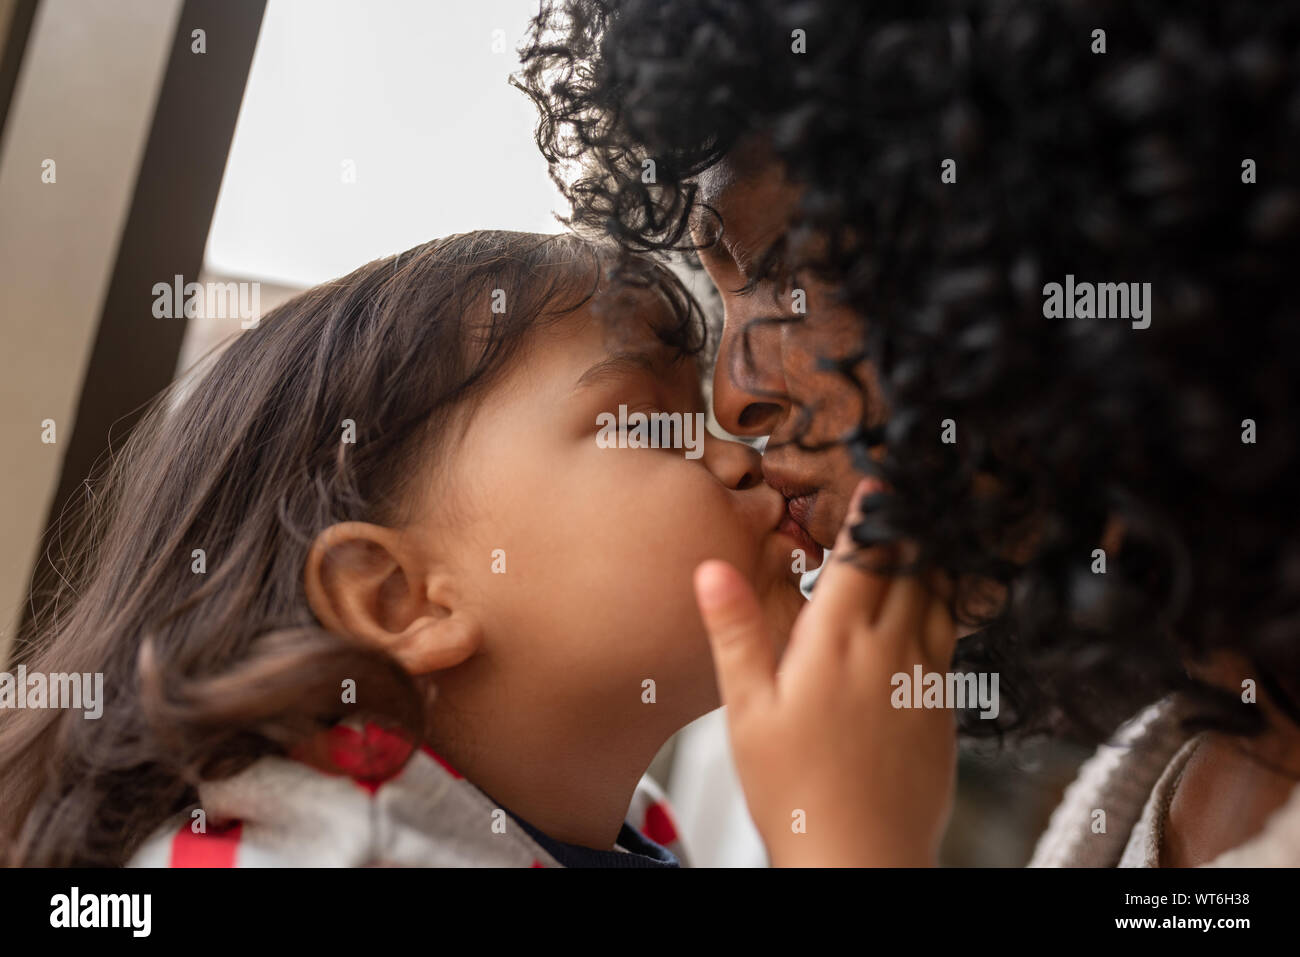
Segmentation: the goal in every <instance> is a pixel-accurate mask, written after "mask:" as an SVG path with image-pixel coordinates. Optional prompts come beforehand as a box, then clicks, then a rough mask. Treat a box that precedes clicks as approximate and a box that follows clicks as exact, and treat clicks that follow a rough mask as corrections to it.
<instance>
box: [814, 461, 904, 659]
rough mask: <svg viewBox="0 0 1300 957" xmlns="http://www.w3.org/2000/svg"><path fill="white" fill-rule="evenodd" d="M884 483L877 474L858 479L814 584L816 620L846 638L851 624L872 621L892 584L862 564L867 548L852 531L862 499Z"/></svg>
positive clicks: (857, 518) (859, 518) (841, 637)
mask: <svg viewBox="0 0 1300 957" xmlns="http://www.w3.org/2000/svg"><path fill="white" fill-rule="evenodd" d="M882 487H883V486H882V485H881V483H880V480H879V479H877V478H865V479H863V480H862V481H861V482H859V483H858V487H857V489H856V490H855V491H854V493H853V502H852V505H851V506H850V507H849V514H848V517H847V518H846V519H845V520H844V524H843V525H842V526H841V527H840V533H839V536H838V537H837V538H836V540H835V548H834V549H832V550H831V559H830V561H828V562H827V563H826V565H825V566H824V567H823V568H822V571H821V574H820V576H818V579H817V584H816V585H815V586H814V588H813V598H812V605H813V610H814V611H815V618H816V620H817V621H818V622H820V623H822V624H823V625H837V626H838V627H833V628H831V629H830V630H831V632H832V633H833V634H835V635H836V636H838V637H839V638H840V639H841V640H843V641H844V642H847V640H848V637H849V634H850V633H851V627H850V626H851V625H855V624H858V623H868V624H869V623H871V622H872V621H874V620H875V618H876V615H877V614H878V613H879V610H880V604H881V601H882V599H883V597H884V594H885V592H886V591H887V590H888V588H889V579H888V578H887V577H885V576H883V575H876V574H874V573H872V572H870V571H868V570H867V569H865V568H863V567H862V566H861V562H862V560H863V559H864V558H865V557H866V556H867V554H868V550H866V549H863V548H861V547H860V546H858V545H857V543H855V542H854V541H853V537H852V531H851V530H852V528H853V526H854V525H856V524H857V523H858V522H860V521H861V520H862V500H863V499H864V498H865V497H866V496H868V495H870V494H872V493H873V492H878V491H879V490H880V489H881V488H882ZM872 551H874V550H872Z"/></svg>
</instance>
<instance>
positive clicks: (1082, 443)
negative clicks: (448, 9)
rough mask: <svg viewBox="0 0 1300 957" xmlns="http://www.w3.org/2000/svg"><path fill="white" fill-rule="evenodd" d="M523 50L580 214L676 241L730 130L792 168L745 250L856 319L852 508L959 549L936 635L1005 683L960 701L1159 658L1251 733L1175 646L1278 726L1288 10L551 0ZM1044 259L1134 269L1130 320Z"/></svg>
mask: <svg viewBox="0 0 1300 957" xmlns="http://www.w3.org/2000/svg"><path fill="white" fill-rule="evenodd" d="M1095 31H1100V32H1095ZM1103 33H1104V36H1103V35H1102V34H1103ZM800 39H802V40H803V42H804V47H803V49H802V50H801V49H800V48H799V42H800ZM522 53H523V69H522V71H521V73H520V75H519V77H518V78H517V83H518V84H519V85H520V86H521V87H522V88H523V89H524V90H525V91H526V92H527V93H529V94H530V95H531V96H532V98H533V99H534V100H535V102H536V103H537V105H538V107H539V110H540V113H541V120H540V123H539V125H538V130H537V138H538V143H539V145H540V147H541V149H542V150H543V152H544V153H545V154H546V155H547V156H548V157H549V158H550V159H551V160H552V161H554V163H555V171H556V176H557V181H559V182H560V183H561V185H563V186H564V188H565V189H566V190H567V193H568V196H569V198H570V199H571V200H572V201H573V203H574V207H575V208H574V214H573V217H572V219H571V220H570V222H571V223H572V224H573V225H574V226H575V227H584V228H585V227H590V228H593V229H596V230H599V231H602V232H605V233H607V234H611V235H613V236H615V237H616V238H617V239H619V240H620V241H621V242H622V243H624V244H625V245H628V246H630V247H632V248H640V249H663V248H671V247H681V248H690V247H691V237H690V234H689V232H688V224H689V222H690V219H691V217H692V215H695V214H697V213H705V214H706V215H707V214H708V213H709V212H710V211H709V210H707V209H704V208H702V207H701V206H700V204H699V202H698V198H697V195H696V192H695V186H694V184H693V178H694V177H695V176H697V175H698V174H699V173H700V172H701V171H703V170H705V169H708V168H710V167H712V166H714V165H715V164H717V163H718V162H719V161H720V160H721V159H722V158H723V157H725V156H728V155H738V154H736V153H733V151H734V150H736V148H737V147H742V146H744V145H745V144H747V143H749V142H753V141H755V140H757V141H760V142H765V143H766V144H767V145H768V146H769V147H770V149H771V152H772V154H773V156H774V157H775V158H776V159H777V160H779V161H781V163H783V164H784V167H785V169H786V170H787V171H788V173H789V175H790V178H791V180H792V181H793V182H794V183H795V184H797V185H798V186H799V187H800V188H801V189H802V193H801V199H800V202H799V209H798V213H797V215H796V217H795V219H794V221H793V222H792V223H791V228H790V229H789V230H788V232H787V233H786V234H785V235H784V236H782V237H779V238H778V239H777V240H776V241H774V242H773V243H772V245H771V247H770V248H769V249H768V250H766V251H759V250H755V251H754V254H755V258H756V263H755V266H754V268H753V269H752V270H751V275H754V276H758V277H763V276H767V275H771V276H774V277H778V278H781V279H786V280H789V281H790V283H791V284H792V285H795V286H797V285H800V284H801V283H800V281H799V278H798V277H799V275H812V276H817V277H819V278H821V279H823V280H825V281H828V282H830V283H833V284H834V285H835V287H836V288H837V289H839V290H840V291H841V293H842V296H843V300H844V302H846V303H847V304H848V305H850V306H852V307H853V309H854V310H855V312H856V313H857V314H858V315H860V316H862V317H863V329H864V331H865V334H866V337H867V342H868V346H869V348H868V353H867V355H868V356H869V357H870V358H871V359H872V360H873V362H874V363H875V364H876V369H877V371H878V373H879V376H880V382H881V387H882V389H883V391H884V394H885V397H886V399H887V402H888V405H889V409H890V419H889V423H888V425H887V426H886V427H885V428H884V429H874V428H866V426H867V425H868V424H872V423H867V422H864V423H863V426H864V427H863V428H862V429H859V430H858V431H857V432H856V433H855V434H852V435H850V436H848V437H847V439H846V441H847V442H848V443H849V444H850V445H851V446H852V447H853V448H854V450H855V452H857V453H859V462H860V463H861V465H862V467H863V468H867V469H873V470H876V471H878V472H879V473H881V474H882V475H883V477H884V478H885V479H886V480H887V482H888V483H889V485H890V487H891V489H892V493H891V494H888V495H881V496H879V497H877V498H876V499H875V500H874V502H873V504H874V505H875V506H876V507H875V508H873V509H872V510H871V511H870V513H869V514H868V516H867V518H866V519H865V520H864V522H863V523H862V524H861V525H860V526H859V528H858V535H859V537H860V540H861V541H863V542H878V541H882V540H891V539H899V538H905V539H909V540H911V541H914V542H916V543H917V545H918V547H919V550H920V556H921V557H920V560H921V562H922V564H924V565H927V566H931V567H939V568H943V569H946V570H948V571H950V572H952V573H954V574H956V575H959V576H962V582H963V583H964V584H963V588H961V589H959V591H958V605H959V608H960V609H961V610H963V611H965V612H967V614H968V617H969V618H971V619H973V620H975V621H976V622H977V623H979V624H982V625H985V626H986V627H985V628H984V630H983V631H982V632H981V633H980V634H979V635H978V636H976V637H974V638H972V639H967V640H964V641H962V642H960V643H959V645H958V652H957V655H958V662H957V664H958V666H959V667H963V668H969V669H971V670H977V671H996V672H999V673H1000V674H1001V676H1002V685H1001V687H1002V690H1003V702H1004V704H1003V708H1002V713H1001V716H1000V717H999V719H998V720H996V721H982V720H978V719H975V720H971V721H968V722H965V724H966V730H967V731H968V732H971V733H983V734H989V733H999V732H1003V731H1007V730H1016V731H1022V732H1033V731H1038V730H1043V729H1046V728H1055V729H1057V730H1061V729H1063V728H1069V729H1072V730H1075V731H1077V732H1079V733H1080V735H1081V736H1087V737H1098V736H1104V735H1105V734H1107V733H1108V732H1109V731H1110V730H1111V729H1113V728H1114V726H1115V725H1116V723H1117V722H1118V721H1119V720H1120V719H1122V718H1125V717H1128V716H1130V715H1131V714H1132V713H1133V712H1134V711H1135V710H1136V709H1137V708H1138V707H1139V706H1141V705H1142V704H1145V703H1147V702H1150V701H1152V700H1154V699H1156V698H1158V697H1161V696H1163V695H1165V694H1168V693H1169V692H1171V691H1182V692H1185V693H1187V694H1188V696H1189V697H1192V698H1194V699H1195V701H1196V702H1197V704H1198V705H1199V707H1198V708H1196V709H1195V710H1196V711H1197V712H1198V718H1199V722H1198V723H1199V724H1201V725H1210V726H1214V727H1217V728H1220V729H1223V730H1227V731H1232V732H1242V733H1249V732H1253V731H1258V730H1260V729H1261V728H1262V727H1263V726H1264V714H1263V709H1261V708H1260V707H1257V706H1255V705H1253V704H1248V703H1243V701H1242V699H1241V694H1240V690H1239V689H1238V690H1237V691H1236V692H1235V693H1234V692H1233V691H1221V690H1218V689H1215V688H1213V687H1211V686H1209V685H1208V684H1205V683H1201V682H1198V681H1194V680H1192V679H1191V678H1189V676H1188V674H1187V672H1186V663H1187V662H1189V661H1195V660H1197V659H1200V658H1202V657H1203V656H1206V655H1209V654H1212V653H1214V652H1220V651H1230V652H1235V653H1237V654H1239V655H1240V656H1241V657H1242V658H1243V659H1244V660H1245V661H1246V662H1247V667H1248V668H1249V669H1250V673H1251V675H1252V676H1253V677H1255V678H1256V679H1257V682H1258V685H1259V689H1260V691H1261V692H1263V695H1264V696H1266V697H1267V699H1268V700H1270V701H1271V702H1272V703H1273V704H1274V705H1275V706H1276V707H1277V708H1278V709H1279V710H1280V711H1281V712H1282V713H1284V714H1286V715H1287V716H1289V718H1290V719H1291V720H1292V721H1293V722H1295V723H1300V526H1298V525H1297V516H1300V510H1297V508H1296V506H1295V493H1296V489H1297V475H1298V474H1300V440H1298V439H1297V430H1296V425H1295V417H1296V413H1297V410H1300V322H1297V307H1296V263H1297V262H1298V261H1300V7H1297V6H1296V5H1295V4H1279V3H1270V2H1266V0H1234V2H1232V3H1223V4H1217V3H1172V2H1166V3H1159V2H1150V0H1100V2H1082V0H942V2H937V3H913V2H906V3H898V2H872V3H863V2H861V0H814V2H804V3H790V2H788V0H544V2H543V5H542V10H541V13H540V14H539V16H538V17H537V19H536V20H535V22H534V29H533V33H532V36H531V37H530V42H529V44H528V45H527V47H526V48H525V49H524V50H523V51H522ZM740 155H743V154H740ZM651 158H652V159H653V160H654V161H655V174H656V175H655V176H653V177H647V176H645V175H643V168H642V167H643V163H644V161H645V160H646V159H651ZM947 159H953V160H955V163H956V166H955V167H954V169H955V171H956V173H957V178H956V180H955V181H945V178H944V177H943V176H942V175H941V174H942V173H943V171H944V163H945V161H946V160H947ZM1248 160H1249V162H1247V161H1248ZM570 173H576V176H574V177H573V178H572V180H571V181H570V178H569V174H570ZM723 225H724V228H725V224H723ZM805 239H812V240H814V242H811V243H804V242H802V240H805ZM1067 273H1073V274H1076V275H1077V278H1078V279H1079V280H1083V281H1089V282H1098V281H1126V282H1127V281H1143V282H1150V283H1151V289H1152V296H1153V298H1154V304H1153V307H1152V308H1153V313H1154V315H1153V319H1152V324H1151V328H1149V329H1145V330H1131V329H1130V328H1129V325H1128V323H1127V322H1123V321H1117V320H1108V321H1098V320H1095V319H1080V320H1073V321H1070V320H1065V319H1050V320H1049V319H1046V318H1044V314H1043V298H1042V290H1043V287H1044V284H1045V283H1047V282H1051V281H1056V282H1062V281H1064V279H1065V276H1066V275H1067ZM772 321H789V320H788V319H787V320H777V319H774V320H772ZM853 367H854V364H853V363H852V362H848V363H845V364H844V366H843V368H845V369H852V368H853ZM948 419H952V420H953V424H954V425H955V427H956V429H957V442H956V444H950V445H944V444H941V443H940V442H939V437H940V435H941V429H942V425H943V423H944V422H945V421H946V420H948ZM1247 419H1249V420H1253V427H1254V430H1255V431H1254V434H1253V436H1251V434H1250V430H1251V428H1252V424H1251V423H1247V422H1246V421H1245V420H1247ZM1243 436H1245V437H1247V438H1248V439H1253V442H1248V441H1243ZM882 442H883V443H884V444H883V451H884V453H885V458H884V459H883V460H880V461H876V460H873V459H872V458H869V457H868V456H867V455H866V454H865V452H866V451H867V449H868V448H869V447H877V448H880V447H881V446H880V443H882ZM983 479H992V481H983ZM1114 518H1117V519H1118V520H1119V521H1120V523H1122V526H1123V538H1122V547H1121V548H1120V549H1119V550H1118V551H1114V550H1112V551H1113V554H1111V555H1109V556H1108V559H1109V563H1108V567H1107V568H1106V571H1105V574H1098V573H1095V571H1096V569H1095V568H1094V566H1095V565H1096V559H1095V558H1094V555H1093V550H1094V549H1095V548H1097V547H1098V546H1099V544H1100V543H1101V542H1102V541H1103V540H1104V539H1105V538H1106V530H1107V523H1108V521H1109V520H1111V519H1114ZM1026 545H1028V546H1030V547H1029V548H1026V547H1024V546H1026ZM990 581H991V582H994V583H996V584H999V585H1004V586H1007V589H1008V593H1009V595H1010V600H1009V602H1008V603H1007V605H1006V607H1005V609H1004V611H1003V613H1002V614H1000V615H999V616H998V617H996V618H995V619H993V620H988V618H987V617H983V618H981V617H980V616H979V615H977V614H976V613H975V611H974V609H975V607H976V606H977V605H978V604H979V602H978V598H979V597H980V595H981V594H986V593H985V592H984V591H983V588H982V587H981V584H980V583H984V584H987V583H988V582H990ZM968 599H969V600H968ZM1261 700H1263V699H1261ZM967 717H968V716H967Z"/></svg>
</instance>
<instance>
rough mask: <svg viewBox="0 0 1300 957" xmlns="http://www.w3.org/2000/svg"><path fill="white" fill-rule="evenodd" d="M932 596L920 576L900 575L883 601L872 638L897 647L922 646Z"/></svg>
mask: <svg viewBox="0 0 1300 957" xmlns="http://www.w3.org/2000/svg"><path fill="white" fill-rule="evenodd" d="M931 597H932V596H931V595H930V591H929V589H928V588H926V586H925V583H924V582H923V581H922V580H921V579H920V577H919V576H917V575H899V576H898V577H897V578H895V579H894V581H893V583H892V584H891V586H890V588H889V592H888V593H887V594H886V595H885V599H884V601H883V602H882V603H881V608H880V615H879V616H878V617H877V618H876V622H875V624H874V625H873V626H872V629H871V633H872V638H873V639H875V640H878V641H880V642H883V643H886V644H889V645H891V646H893V647H905V646H910V647H913V648H918V649H919V648H921V647H922V642H923V639H924V631H925V618H926V613H927V612H928V611H929V606H930V602H931Z"/></svg>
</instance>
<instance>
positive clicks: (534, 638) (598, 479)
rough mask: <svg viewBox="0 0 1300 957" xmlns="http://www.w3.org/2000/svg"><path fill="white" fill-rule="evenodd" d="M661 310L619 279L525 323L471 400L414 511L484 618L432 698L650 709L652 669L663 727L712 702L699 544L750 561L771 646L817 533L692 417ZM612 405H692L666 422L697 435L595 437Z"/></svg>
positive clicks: (785, 626) (750, 459) (691, 380)
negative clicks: (801, 558)
mask: <svg viewBox="0 0 1300 957" xmlns="http://www.w3.org/2000/svg"><path fill="white" fill-rule="evenodd" d="M666 310H667V307H666V305H665V304H664V303H663V301H662V300H661V299H659V298H658V294H656V293H654V292H651V291H648V290H641V291H638V292H635V293H632V292H625V293H623V294H621V296H620V297H619V298H617V299H616V300H614V301H612V302H611V301H610V300H609V297H608V296H607V297H606V298H605V299H603V300H601V301H599V302H598V303H596V304H593V305H589V306H588V307H586V308H584V309H582V310H580V311H579V312H577V313H575V314H573V315H572V316H569V317H566V318H565V319H562V320H559V321H557V322H555V323H554V324H553V325H549V326H544V327H542V328H540V329H538V330H537V331H536V332H534V333H533V334H532V339H531V341H530V343H529V344H528V347H527V349H526V352H525V354H524V355H523V356H522V358H521V359H520V360H519V361H517V362H516V364H515V367H514V369H513V371H512V372H509V373H507V374H506V376H505V378H504V379H503V380H502V381H500V382H499V383H498V384H497V385H496V386H494V387H493V388H492V389H491V390H489V393H488V394H487V396H486V398H485V399H484V400H483V401H482V403H481V404H480V405H479V406H478V407H477V409H476V410H475V411H474V413H473V417H472V419H471V420H470V423H469V427H468V429H467V433H466V437H465V439H464V441H463V442H462V443H460V444H459V446H458V447H457V448H456V449H455V454H454V455H452V456H449V461H450V462H451V463H452V465H451V470H450V473H449V474H447V475H445V476H442V477H441V478H440V480H439V481H438V482H437V483H436V484H437V485H438V486H439V487H440V489H442V491H441V492H439V493H437V494H436V495H433V496H430V501H429V502H428V503H427V505H426V507H425V517H424V518H423V519H422V520H421V523H422V524H423V528H422V529H421V530H420V534H421V535H423V536H425V538H426V540H427V541H428V543H429V545H430V547H431V549H434V550H435V551H437V552H438V553H439V554H442V555H443V556H444V559H443V561H444V562H446V563H450V564H452V565H454V575H455V578H456V580H457V581H459V582H461V583H462V586H461V587H462V591H463V596H462V602H463V604H464V605H465V606H466V607H468V613H469V614H470V615H472V616H473V617H474V618H475V619H477V621H478V622H479V624H480V625H481V628H482V631H483V635H484V639H483V646H482V649H481V651H480V653H479V654H478V655H477V656H475V657H474V658H472V659H470V661H468V662H466V663H465V664H464V665H461V666H459V667H458V668H454V669H452V670H451V671H449V672H444V673H441V674H440V675H439V677H438V684H439V694H440V697H444V696H449V697H456V696H459V697H461V699H462V702H461V703H462V704H465V703H466V701H465V699H466V698H467V696H468V697H469V698H470V699H472V701H473V705H472V706H473V707H478V708H485V707H497V706H499V707H511V706H519V705H526V704H528V703H537V702H539V701H551V702H556V701H563V702H565V703H566V705H568V706H569V707H571V708H572V709H574V710H576V711H578V712H580V713H581V714H580V716H581V717H588V718H590V719H591V720H600V721H602V722H609V724H610V726H611V727H613V726H614V725H615V724H616V723H619V722H625V721H638V722H645V721H646V720H647V715H648V714H650V712H649V711H647V708H648V707H649V705H648V703H647V702H646V700H645V696H646V692H647V688H648V687H650V686H647V685H646V684H645V682H647V681H652V682H653V683H654V684H653V690H654V695H653V697H654V700H655V706H654V709H653V713H654V716H655V718H656V720H655V721H654V722H653V723H654V724H655V725H656V726H662V727H666V728H668V732H667V733H671V731H672V730H675V729H676V728H677V727H679V726H680V725H681V724H684V723H686V722H687V721H689V720H691V719H693V718H695V717H697V716H699V715H700V714H703V713H705V712H707V711H709V710H711V709H713V708H715V707H717V705H718V704H719V701H718V694H717V688H716V683H715V678H714V673H713V667H712V658H711V654H710V650H709V646H708V642H707V638H706V635H705V632H704V629H703V625H702V623H701V621H700V618H699V614H698V611H697V609H696V605H695V600H694V594H693V586H692V576H693V572H694V570H695V568H696V566H698V565H699V564H700V562H702V561H704V560H706V559H712V558H721V559H725V560H726V561H728V562H730V563H731V564H733V565H734V566H735V567H736V568H737V569H739V570H740V571H741V572H742V573H743V574H744V575H745V576H746V577H747V578H748V579H749V581H750V582H751V583H752V584H753V586H754V588H755V591H756V592H757V594H758V597H759V599H760V601H761V603H762V605H763V606H764V611H765V613H766V615H767V620H768V621H769V622H771V624H772V626H773V635H772V638H773V642H774V644H775V645H776V646H777V647H778V648H779V647H783V646H784V642H785V639H786V637H787V635H788V633H789V629H790V626H791V625H792V623H793V620H794V617H795V615H796V614H797V613H798V611H799V609H800V607H801V606H802V605H803V601H804V600H803V598H802V596H801V594H800V592H799V573H798V572H797V571H795V570H793V568H794V566H795V564H796V561H795V557H796V556H795V555H794V554H793V553H794V552H795V550H796V549H802V550H803V551H804V552H805V553H807V552H808V551H810V550H812V551H816V550H815V548H814V547H813V546H812V543H811V542H809V541H808V540H806V539H804V540H802V541H801V540H799V539H798V538H796V537H792V535H791V534H789V533H788V532H787V531H782V530H781V529H780V526H781V525H782V523H783V521H784V519H785V502H784V500H783V499H782V497H781V496H780V494H778V493H777V492H776V491H774V490H773V489H772V488H770V487H768V486H767V485H765V484H764V483H763V482H762V478H761V470H760V466H759V458H758V455H757V454H756V453H755V452H754V451H753V450H752V449H750V448H748V447H747V446H744V445H741V444H738V443H735V442H729V441H723V440H721V439H717V438H714V437H712V436H707V435H703V434H702V429H701V432H700V433H696V432H695V427H696V426H695V423H696V422H697V421H700V422H701V423H702V419H703V415H702V413H703V412H704V406H703V399H702V395H701V391H700V383H699V370H698V366H697V364H696V362H695V360H694V359H693V358H690V357H681V356H678V355H675V354H674V352H673V351H672V350H670V349H669V348H668V347H666V346H665V345H664V344H663V343H662V342H660V340H659V339H658V338H657V337H656V336H655V335H654V332H653V326H654V323H655V322H658V321H664V320H665V319H666V317H667V315H668V314H667V311H666ZM620 406H625V407H626V410H627V412H628V413H629V414H631V413H634V412H643V413H651V412H667V413H680V414H681V415H682V416H683V418H684V419H685V418H689V419H690V420H691V423H692V424H691V430H690V431H689V432H685V434H684V436H683V435H682V433H678V435H679V437H684V438H686V439H689V440H691V444H692V445H694V446H695V447H694V449H690V448H681V447H678V448H657V449H656V448H630V447H623V448H619V447H608V446H609V445H610V444H611V443H610V442H608V441H599V440H598V439H599V438H600V436H601V431H602V429H601V425H600V424H599V423H600V420H601V417H602V416H613V417H614V418H615V419H617V417H618V415H619V407H620ZM697 414H698V415H697ZM604 421H605V422H608V419H605V420H604ZM606 436H608V432H607V433H606ZM446 516H453V517H452V518H451V520H450V522H447V521H446V520H445V518H446ZM787 528H788V526H787ZM819 561H820V553H818V554H817V555H816V556H811V555H806V557H805V563H806V564H807V567H808V568H811V567H815V565H816V564H818V563H819ZM488 675H490V679H491V680H490V681H488V680H482V681H480V680H479V679H481V678H485V677H486V676H488ZM476 685H477V686H479V687H482V688H489V687H490V688H491V692H490V694H491V699H492V700H491V702H489V701H488V700H486V699H483V698H479V697H477V696H478V695H479V694H480V692H479V691H476V690H474V687H475V686H476ZM552 710H554V709H552ZM548 720H549V719H548ZM552 730H553V731H554V732H555V733H563V731H562V729H559V728H557V729H552Z"/></svg>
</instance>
